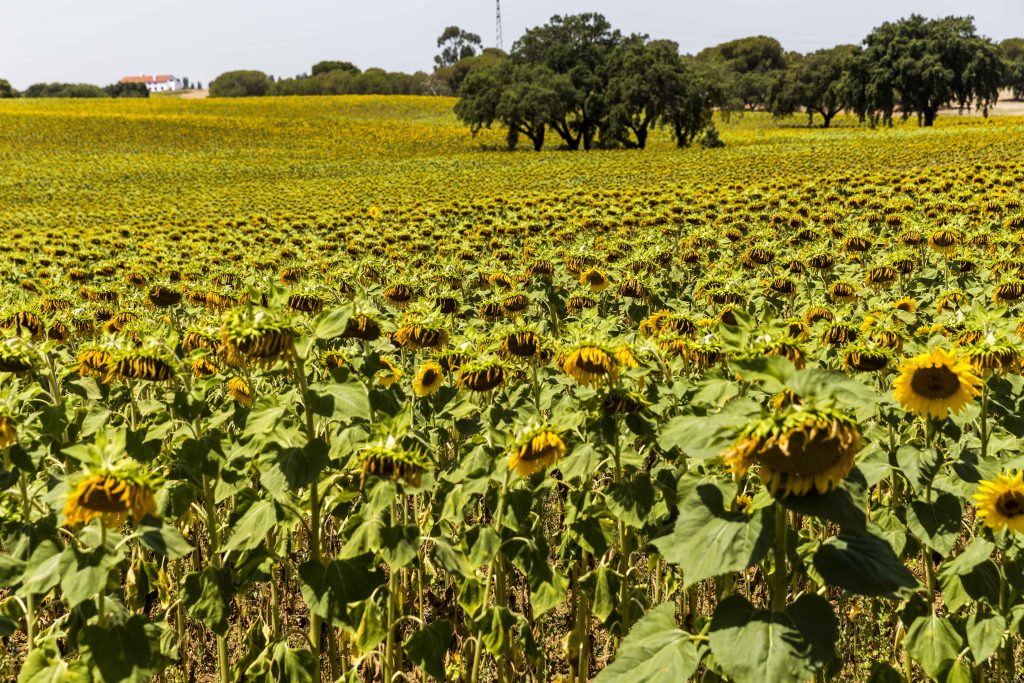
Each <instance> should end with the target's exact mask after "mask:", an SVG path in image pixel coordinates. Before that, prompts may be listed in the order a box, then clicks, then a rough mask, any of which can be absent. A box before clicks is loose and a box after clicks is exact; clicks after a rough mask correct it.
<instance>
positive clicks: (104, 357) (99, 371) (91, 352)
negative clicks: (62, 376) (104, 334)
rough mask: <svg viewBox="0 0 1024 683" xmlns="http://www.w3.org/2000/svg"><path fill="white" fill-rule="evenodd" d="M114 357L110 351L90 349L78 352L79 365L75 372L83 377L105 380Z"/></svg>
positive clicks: (96, 348)
mask: <svg viewBox="0 0 1024 683" xmlns="http://www.w3.org/2000/svg"><path fill="white" fill-rule="evenodd" d="M113 360H114V356H113V354H111V352H110V350H109V349H104V348H100V347H89V348H85V349H82V350H81V351H79V352H78V365H77V366H76V367H75V372H77V373H78V374H80V375H82V376H83V377H96V378H104V377H106V376H107V372H108V369H109V366H110V364H111V363H112V362H113Z"/></svg>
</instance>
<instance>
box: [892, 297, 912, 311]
mask: <svg viewBox="0 0 1024 683" xmlns="http://www.w3.org/2000/svg"><path fill="white" fill-rule="evenodd" d="M892 307H893V308H894V309H896V310H897V311H905V312H907V313H914V312H916V311H917V301H915V300H914V298H913V297H910V296H905V297H903V298H902V299H897V300H896V301H894V302H892Z"/></svg>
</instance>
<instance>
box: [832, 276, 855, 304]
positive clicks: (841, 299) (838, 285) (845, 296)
mask: <svg viewBox="0 0 1024 683" xmlns="http://www.w3.org/2000/svg"><path fill="white" fill-rule="evenodd" d="M828 298H829V301H831V302H832V303H844V304H848V303H850V302H852V301H856V300H857V288H856V287H855V286H854V285H853V284H851V283H849V282H843V281H842V280H840V281H839V282H835V283H833V284H832V286H831V287H829V288H828Z"/></svg>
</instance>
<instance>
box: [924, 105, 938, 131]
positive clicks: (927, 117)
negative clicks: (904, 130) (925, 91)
mask: <svg viewBox="0 0 1024 683" xmlns="http://www.w3.org/2000/svg"><path fill="white" fill-rule="evenodd" d="M921 113H922V114H924V125H925V126H926V127H927V126H931V125H932V124H933V123H935V114H936V113H937V112H936V111H935V108H934V107H929V108H927V109H925V110H924V111H923V112H921Z"/></svg>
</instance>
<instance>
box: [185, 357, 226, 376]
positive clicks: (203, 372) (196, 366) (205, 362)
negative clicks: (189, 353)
mask: <svg viewBox="0 0 1024 683" xmlns="http://www.w3.org/2000/svg"><path fill="white" fill-rule="evenodd" d="M219 371H220V368H219V367H217V363H215V362H214V361H213V359H212V358H210V357H209V356H199V357H197V358H195V359H194V360H193V361H192V376H193V377H209V376H210V375H216V374H217V373H218V372H219Z"/></svg>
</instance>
